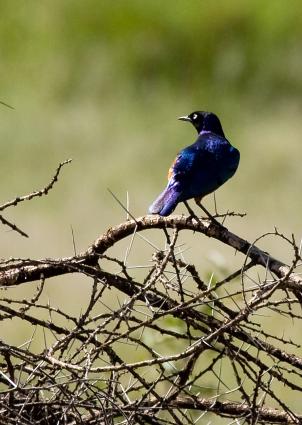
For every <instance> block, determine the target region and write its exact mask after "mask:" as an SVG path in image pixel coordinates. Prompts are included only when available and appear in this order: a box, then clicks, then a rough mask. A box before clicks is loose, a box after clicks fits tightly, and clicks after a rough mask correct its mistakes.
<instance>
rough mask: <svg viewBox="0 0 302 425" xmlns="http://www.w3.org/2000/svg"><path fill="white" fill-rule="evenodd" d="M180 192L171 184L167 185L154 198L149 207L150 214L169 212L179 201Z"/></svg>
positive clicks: (164, 214) (165, 213)
mask: <svg viewBox="0 0 302 425" xmlns="http://www.w3.org/2000/svg"><path fill="white" fill-rule="evenodd" d="M179 198H180V193H179V192H178V191H176V190H175V187H173V186H167V187H166V189H165V190H164V191H163V192H162V193H161V194H160V195H159V196H158V198H156V199H155V201H154V202H153V204H152V205H150V207H149V213H150V214H159V215H162V216H167V215H169V214H171V213H172V212H173V211H174V209H175V208H176V205H177V204H178V202H179Z"/></svg>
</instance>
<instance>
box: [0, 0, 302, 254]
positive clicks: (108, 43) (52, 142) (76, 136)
mask: <svg viewBox="0 0 302 425" xmlns="http://www.w3.org/2000/svg"><path fill="white" fill-rule="evenodd" d="M0 5H1V18H0V19H1V25H0V31H1V37H0V48H1V62H0V69H1V81H0V98H1V99H2V100H4V101H6V102H8V103H9V104H11V105H13V106H14V107H15V111H11V110H9V109H6V108H5V107H1V109H0V119H1V126H0V137H1V157H0V178H1V181H2V185H1V199H2V200H3V201H5V200H7V199H9V198H12V197H14V196H15V195H17V194H23V193H26V192H28V191H31V190H32V189H37V188H40V187H42V186H43V185H44V184H46V182H47V181H48V180H49V178H50V176H51V175H52V173H53V171H54V169H55V167H56V166H57V164H58V162H60V161H61V160H63V159H65V158H69V157H71V158H73V163H72V165H69V166H68V167H66V168H65V169H64V170H63V173H62V176H61V179H60V182H59V184H58V185H57V187H56V188H55V189H54V191H53V192H52V193H51V194H49V196H48V197H47V198H44V199H39V200H35V201H33V202H31V203H28V204H27V205H23V206H20V207H18V208H17V209H15V210H14V211H11V213H10V215H9V214H8V213H6V215H7V216H9V217H10V218H11V219H15V220H16V222H17V223H18V224H19V225H20V226H21V227H22V226H23V228H24V229H25V230H26V231H28V232H29V234H30V236H31V239H30V240H29V241H28V240H23V239H22V238H21V237H19V235H17V234H13V233H12V232H10V231H9V232H8V231H7V229H6V228H4V227H2V230H1V233H2V234H1V237H2V244H1V253H0V255H1V256H3V257H7V256H11V255H13V256H20V255H31V256H33V255H34V256H39V257H44V256H47V255H48V256H49V255H52V256H59V255H67V254H69V253H71V251H72V238H71V230H70V226H73V228H74V233H75V240H76V244H77V249H78V250H82V249H84V248H85V247H86V246H87V245H88V244H89V243H90V242H91V241H92V240H93V239H94V238H95V237H96V236H97V235H98V234H99V233H100V232H102V231H103V230H105V229H106V228H107V227H108V226H109V225H113V224H115V223H118V222H119V221H121V220H122V219H123V218H124V217H125V214H124V212H123V211H122V209H121V208H120V207H119V206H118V204H117V203H116V201H114V199H113V198H112V197H111V195H110V194H109V193H108V191H107V188H110V189H111V190H112V191H113V192H114V193H115V194H116V195H117V196H118V197H119V199H120V200H122V201H123V202H125V200H126V192H127V191H128V192H129V197H130V209H131V212H132V213H133V215H143V214H145V212H146V211H147V208H148V205H149V204H150V203H151V201H152V200H153V199H154V198H155V196H157V194H158V193H159V192H160V191H161V190H162V188H163V187H164V185H165V184H166V172H167V169H168V167H169V165H170V163H171V161H172V160H173V159H174V156H175V154H176V153H177V152H178V151H179V150H180V149H181V148H182V147H184V146H185V145H187V144H189V143H191V142H192V141H193V140H194V138H195V132H194V129H193V128H191V127H190V126H189V125H187V124H185V123H181V122H178V121H177V120H176V118H177V117H178V116H179V115H183V114H187V113H189V112H191V111H193V110H195V109H204V110H211V111H214V112H216V113H217V114H218V115H219V117H220V118H221V120H222V124H223V126H224V129H225V132H226V134H227V136H228V138H229V139H230V140H231V141H232V143H233V144H234V145H236V146H237V147H238V148H239V149H240V151H241V164H240V168H239V170H238V172H237V174H236V176H235V177H234V178H233V180H232V181H230V182H228V183H227V184H226V185H225V186H224V187H223V188H221V189H220V190H219V191H218V192H217V194H216V195H217V202H218V208H219V210H220V211H226V210H228V209H229V210H236V211H246V212H247V213H248V216H247V218H245V219H243V220H241V219H236V220H232V228H233V230H234V231H240V232H241V234H242V235H243V236H246V237H248V238H250V239H254V238H255V237H256V236H258V235H260V234H261V233H262V232H266V231H269V230H272V229H273V226H277V227H278V228H280V230H282V231H284V232H290V233H291V232H294V233H296V234H297V237H300V233H301V227H300V205H301V201H300V198H301V193H300V192H301V191H300V184H299V182H300V181H301V180H302V167H301V147H300V146H301V143H300V134H301V128H302V121H301V119H300V115H301V112H302V108H301V95H302V55H301V38H302V9H301V2H300V1H299V0H297V1H295V0H291V2H290V7H289V4H288V3H287V2H284V1H279V0H271V1H266V2H263V1H260V0H259V1H256V0H255V1H253V2H246V1H238V0H220V1H216V2H212V1H202V0H200V1H191V2H185V1H170V0H168V1H164V2H162V1H157V0H155V1H149V2H143V1H140V0H133V1H128V2H126V1H117V2H111V1H93V0H87V1H85V2H83V1H74V0H72V1H71V0H70V1H68V0H65V1H61V0H52V1H46V2H39V3H37V2H36V1H31V0H27V1H19V2H15V1H1V2H0ZM206 205H207V206H208V207H209V208H210V209H211V210H213V197H212V196H209V197H208V199H207V201H206ZM181 211H183V209H182V207H179V208H178V209H177V212H181Z"/></svg>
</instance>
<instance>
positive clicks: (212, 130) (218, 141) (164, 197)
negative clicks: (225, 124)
mask: <svg viewBox="0 0 302 425" xmlns="http://www.w3.org/2000/svg"><path fill="white" fill-rule="evenodd" d="M178 119H179V120H182V121H188V122H190V123H191V124H193V126H194V127H195V128H196V130H197V133H198V137H197V140H196V142H195V143H193V144H192V145H190V146H188V147H186V148H184V149H183V150H182V151H180V153H179V154H178V155H177V157H176V159H175V161H174V162H173V164H172V165H171V167H170V169H169V172H168V185H167V187H166V188H165V190H164V191H163V192H162V193H161V194H160V195H159V196H158V198H157V199H156V200H155V201H154V202H153V204H152V205H151V206H150V208H149V212H150V213H151V214H159V215H162V216H167V215H169V214H171V213H172V212H173V211H174V209H175V208H176V206H177V204H178V203H179V202H185V204H186V205H187V203H186V201H187V200H188V199H191V198H194V199H195V201H196V203H197V204H198V205H199V206H200V207H201V208H202V209H203V210H204V211H205V212H206V213H207V214H209V213H208V212H207V210H206V209H205V208H204V207H202V205H201V204H200V201H201V199H202V198H203V197H204V196H206V195H208V194H209V193H211V192H214V191H215V190H216V189H218V188H219V187H220V186H221V185H222V184H223V183H225V182H226V181H227V180H228V179H229V178H231V177H232V176H233V175H234V173H235V171H236V170H237V167H238V164H239V159H240V154H239V151H238V150H237V149H236V148H234V147H233V146H232V145H231V144H230V142H229V141H228V140H227V139H226V138H225V135H224V132H223V130H222V126H221V123H220V121H219V118H218V117H217V116H216V115H215V114H213V113H212V112H204V111H196V112H192V113H191V114H190V115H188V116H184V117H179V118H178ZM187 206H188V205H187ZM209 215H210V214H209Z"/></svg>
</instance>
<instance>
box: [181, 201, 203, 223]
mask: <svg viewBox="0 0 302 425" xmlns="http://www.w3.org/2000/svg"><path fill="white" fill-rule="evenodd" d="M184 204H185V206H186V208H187V210H188V212H189V220H190V221H193V220H196V221H197V222H199V221H200V218H199V217H197V215H196V214H195V212H194V211H193V210H192V208H191V207H190V205H189V204H188V202H187V201H184Z"/></svg>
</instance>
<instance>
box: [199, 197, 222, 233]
mask: <svg viewBox="0 0 302 425" xmlns="http://www.w3.org/2000/svg"><path fill="white" fill-rule="evenodd" d="M195 203H196V205H198V206H199V208H200V209H202V211H203V212H204V213H205V214H206V215H207V216H208V217H209V219H210V220H211V221H212V223H214V224H216V226H220V227H224V226H223V224H221V223H219V221H217V220H216V218H215V217H214V216H213V215H212V214H211V213H210V212H209V211H208V210H207V209H206V208H205V207H204V206H203V205H202V204H201V202H200V200H199V199H198V198H195Z"/></svg>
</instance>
